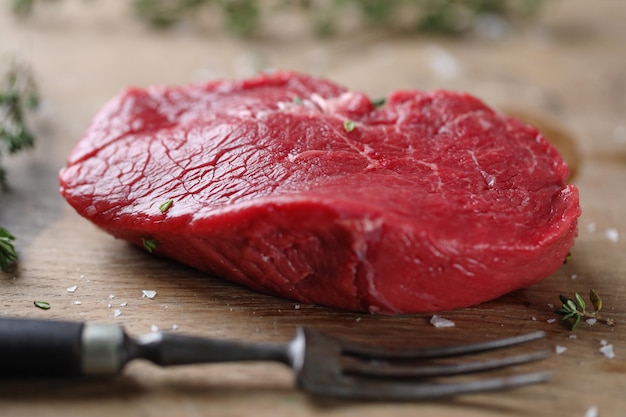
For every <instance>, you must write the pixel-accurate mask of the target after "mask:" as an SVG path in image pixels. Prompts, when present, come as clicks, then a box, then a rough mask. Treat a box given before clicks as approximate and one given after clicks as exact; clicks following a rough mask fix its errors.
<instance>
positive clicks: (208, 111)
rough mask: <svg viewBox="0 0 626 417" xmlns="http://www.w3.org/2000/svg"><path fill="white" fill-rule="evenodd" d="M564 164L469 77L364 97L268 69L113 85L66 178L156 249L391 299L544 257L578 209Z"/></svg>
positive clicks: (529, 275) (477, 293) (286, 288)
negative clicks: (485, 99)
mask: <svg viewBox="0 0 626 417" xmlns="http://www.w3.org/2000/svg"><path fill="white" fill-rule="evenodd" d="M567 177H568V167H567V165H566V163H565V162H564V161H563V160H562V158H561V156H560V155H559V154H558V152H557V151H556V150H555V148H554V147H552V146H551V145H550V144H549V143H548V142H547V141H546V139H545V138H544V137H543V136H542V135H541V133H540V132H538V131H537V130H536V129H535V128H533V127H531V126H529V125H526V124H523V123H522V122H520V121H518V120H515V119H513V118H509V117H506V116H504V115H502V114H498V113H496V112H494V111H493V110H491V109H490V108H489V107H487V106H486V105H485V104H483V103H482V102H481V101H479V100H478V99H476V98H474V97H472V96H470V95H467V94H463V93H458V92H448V91H433V92H421V91H396V92H393V93H391V94H390V95H389V96H388V97H387V98H386V102H385V103H384V104H383V105H382V106H375V105H374V104H373V103H372V101H371V100H370V98H368V97H367V96H366V95H365V94H362V93H359V92H350V91H348V90H346V89H345V88H343V87H341V86H338V85H336V84H334V83H332V82H330V81H327V80H323V79H318V78H314V77H310V76H306V75H302V74H296V73H290V72H276V73H273V74H264V75H259V76H257V77H255V78H252V79H246V80H239V81H232V80H223V81H215V82H209V83H206V84H202V85H189V86H177V87H151V88H147V89H138V88H131V89H128V90H126V91H124V92H122V93H121V94H120V95H118V96H117V97H115V98H114V99H113V100H112V101H110V102H109V103H108V104H106V105H105V107H104V108H103V109H102V110H101V111H100V112H99V113H98V114H97V116H96V117H95V119H94V120H93V121H92V123H91V125H90V126H89V128H88V130H87V132H86V134H85V135H84V137H83V138H82V139H81V140H80V141H79V142H78V144H77V145H76V147H75V148H74V149H73V151H72V152H71V154H70V155H69V157H68V159H67V166H66V167H65V168H64V169H62V170H61V172H60V185H61V194H62V195H63V196H64V197H65V198H66V199H67V201H68V202H69V203H70V204H71V205H72V206H73V207H74V208H75V209H76V211H77V212H78V213H79V214H80V215H82V216H84V217H85V218H87V219H89V220H90V221H91V222H93V223H94V224H96V225H97V226H99V227H101V228H102V229H104V230H105V231H107V232H109V233H111V234H112V235H114V236H115V237H117V238H120V239H125V240H127V241H129V242H132V243H133V244H136V245H139V246H143V245H144V242H146V239H147V242H149V243H153V246H154V249H153V251H152V252H153V253H154V254H156V255H160V256H164V257H168V258H172V259H175V260H177V261H180V262H181V263H184V264H187V265H190V266H192V267H195V268H197V269H200V270H202V271H206V272H208V273H209V274H212V275H215V276H219V277H223V278H225V279H228V280H232V281H235V282H237V283H240V284H242V285H244V286H246V287H249V288H251V289H254V290H257V291H260V292H263V293H267V294H273V295H277V296H280V297H286V298H289V299H292V300H297V301H298V302H302V303H314V304H320V305H325V306H330V307H335V308H340V309H347V310H352V311H368V312H371V313H382V314H403V313H418V312H432V311H440V310H447V309H453V308H460V307H466V306H472V305H476V304H479V303H481V302H484V301H487V300H491V299H494V298H496V297H499V296H501V295H503V294H505V293H508V292H510V291H513V290H516V289H520V288H524V287H527V286H529V285H531V284H535V283H537V282H538V281H540V280H542V279H544V278H546V277H548V276H549V275H551V274H552V273H553V272H555V271H556V270H557V269H558V268H559V266H560V265H561V264H562V263H563V261H564V260H565V258H566V256H567V255H568V252H569V250H570V247H571V246H572V245H573V242H574V238H575V236H576V234H577V228H576V223H577V218H578V216H579V215H580V208H579V201H578V191H577V189H576V187H575V186H573V185H567V184H566V179H567ZM168 200H171V201H172V204H171V206H170V207H169V208H168V209H166V210H164V212H162V210H161V209H160V208H159V207H160V206H161V204H162V203H164V202H166V201H168ZM162 209H163V207H162Z"/></svg>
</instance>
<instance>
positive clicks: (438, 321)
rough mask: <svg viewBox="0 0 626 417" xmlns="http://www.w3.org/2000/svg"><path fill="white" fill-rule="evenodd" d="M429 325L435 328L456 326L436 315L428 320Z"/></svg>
mask: <svg viewBox="0 0 626 417" xmlns="http://www.w3.org/2000/svg"><path fill="white" fill-rule="evenodd" d="M430 324H432V325H433V326H435V327H454V326H456V324H455V323H454V322H453V321H452V320H448V319H444V318H443V317H440V316H438V315H436V314H435V315H434V316H432V317H431V318H430Z"/></svg>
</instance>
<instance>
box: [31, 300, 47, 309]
mask: <svg viewBox="0 0 626 417" xmlns="http://www.w3.org/2000/svg"><path fill="white" fill-rule="evenodd" d="M33 304H35V307H38V308H40V309H42V310H50V303H49V302H47V301H33Z"/></svg>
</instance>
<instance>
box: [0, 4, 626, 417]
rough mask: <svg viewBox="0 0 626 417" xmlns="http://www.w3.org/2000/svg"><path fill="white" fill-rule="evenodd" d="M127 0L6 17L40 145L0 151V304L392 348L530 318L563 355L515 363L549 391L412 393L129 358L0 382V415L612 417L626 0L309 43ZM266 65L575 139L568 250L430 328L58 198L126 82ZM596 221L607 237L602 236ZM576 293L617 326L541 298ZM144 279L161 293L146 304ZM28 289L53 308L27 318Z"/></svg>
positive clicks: (624, 239) (491, 330)
mask: <svg viewBox="0 0 626 417" xmlns="http://www.w3.org/2000/svg"><path fill="white" fill-rule="evenodd" d="M112 3H120V5H118V6H114V5H112ZM122 3H123V2H76V1H74V2H72V1H65V2H59V3H56V2H55V3H54V4H51V5H48V6H46V4H45V3H44V4H41V5H39V6H38V8H37V9H36V10H35V13H34V15H33V16H31V17H30V18H29V19H26V20H18V19H16V18H15V17H14V16H12V15H11V14H10V13H9V12H7V10H6V8H5V7H4V6H3V8H2V9H1V10H0V53H1V54H2V58H5V57H7V58H8V57H9V56H10V55H11V54H13V53H15V52H17V53H18V55H19V56H21V57H22V58H24V59H25V60H26V61H28V62H29V63H30V64H31V65H32V67H33V69H34V72H35V75H36V78H37V80H38V82H39V86H40V90H41V94H42V97H43V103H42V107H41V109H40V112H39V114H38V115H37V117H36V118H35V120H34V124H35V127H36V131H37V145H36V148H35V149H34V150H32V151H31V152H27V153H24V154H20V155H16V156H13V157H6V155H5V156H3V159H2V163H3V165H4V166H5V168H7V171H8V176H9V184H10V188H9V189H8V190H5V191H3V192H1V193H0V201H1V204H0V224H1V225H3V226H5V227H7V228H8V229H10V230H11V231H12V232H13V234H15V235H16V236H17V241H16V244H17V246H18V248H19V252H20V262H19V266H18V268H17V269H16V270H15V271H14V272H13V273H8V274H7V273H0V315H2V316H21V317H36V318H51V319H52V318H54V319H75V320H91V321H97V322H105V323H118V324H120V325H124V326H126V328H127V330H128V332H129V333H131V334H133V335H139V334H142V333H148V332H150V331H151V328H152V327H153V326H157V327H158V328H159V329H163V330H172V329H173V328H176V329H177V330H175V331H177V332H180V333H190V334H197V335H204V336H217V337H230V338H237V339H247V340H268V341H282V340H287V339H289V338H291V336H292V335H293V332H294V328H295V327H296V326H297V325H307V326H314V327H316V328H319V329H322V330H324V331H327V332H329V333H331V334H342V335H345V336H346V337H350V338H352V339H354V340H371V341H380V342H381V343H386V344H390V343H393V344H398V345H402V344H418V345H427V344H434V343H440V344H447V343H454V342H463V341H475V340H482V339H489V338H494V337H500V336H508V335H515V334H519V333H522V332H527V331H533V330H544V331H546V332H547V339H546V340H545V341H543V342H540V343H539V345H540V346H544V347H547V348H549V349H551V350H555V349H556V347H557V346H561V347H565V348H566V349H567V350H566V351H565V352H563V353H561V354H556V353H554V354H553V355H552V356H551V357H550V358H549V359H548V360H546V361H543V362H542V363H539V364H534V365H530V366H525V367H524V369H525V370H538V369H548V370H553V371H555V373H556V374H555V377H554V379H553V380H552V381H551V382H550V383H547V384H542V385H536V386H530V387H525V388H521V389H517V390H513V391H508V392H501V393H491V394H480V395H473V396H462V397H458V398H455V399H446V400H439V401H427V402H422V403H409V404H393V403H374V404H372V403H357V402H354V403H352V402H336V401H327V400H319V399H314V398H310V397H308V396H306V395H304V394H302V393H300V392H298V391H297V390H295V389H294V386H293V379H292V376H291V374H290V372H289V370H288V369H285V368H284V367H281V366H280V365H275V364H250V365H241V364H229V365H208V366H192V367H186V368H178V369H169V370H164V369H158V368H156V367H154V366H151V365H149V364H146V363H139V362H138V363H134V364H132V365H130V366H129V367H128V368H127V369H126V371H125V373H124V375H122V376H121V377H119V378H115V379H112V380H104V381H102V380H88V381H66V382H59V381H27V382H25V381H2V382H0V410H1V411H0V413H1V415H2V416H3V417H4V416H40V417H41V416H47V415H51V416H56V415H59V416H64V417H68V416H87V415H89V416H118V417H121V416H204V415H215V416H245V415H255V416H317V415H320V416H338V415H346V416H352V415H354V416H364V417H365V416H381V415H394V416H414V415H431V416H464V417H467V416H491V415H503V414H507V415H528V416H530V415H532V416H537V415H553V416H564V415H570V416H585V415H589V416H591V415H599V416H602V417H605V416H624V415H626V414H624V413H626V399H625V398H624V392H625V389H626V330H625V329H626V257H625V256H624V253H625V249H626V193H625V184H626V119H625V116H626V54H625V47H624V46H625V42H626V25H624V18H625V17H626V3H625V2H620V1H614V0H596V1H594V2H588V1H585V0H580V1H567V2H565V1H560V2H547V3H548V5H547V6H546V7H545V8H544V10H543V14H542V17H541V18H540V19H539V20H538V21H537V22H535V23H534V24H533V25H532V26H531V27H530V28H526V29H524V30H519V31H516V32H512V33H509V34H507V35H504V36H500V37H498V38H496V39H493V38H489V37H488V36H486V35H483V36H473V37H469V38H462V39H445V38H436V37H415V36H412V37H411V36H397V35H392V34H389V33H382V32H368V33H362V32H360V33H352V34H347V35H345V36H342V37H335V38H331V39H328V40H321V39H317V38H315V37H311V36H308V35H307V34H306V33H305V32H306V31H300V32H298V31H294V30H293V28H291V27H287V26H285V28H284V30H285V31H286V32H289V31H292V32H293V33H287V34H286V33H282V34H281V33H280V32H279V31H278V29H277V28H276V27H274V28H273V29H274V32H275V33H272V34H270V35H268V36H267V37H265V38H263V39H256V40H253V41H244V40H240V39H235V38H232V37H229V36H227V35H223V34H220V33H218V32H217V31H214V30H213V31H211V30H196V29H194V28H189V27H181V28H177V29H175V30H171V31H168V32H164V33H159V32H154V31H153V30H151V29H149V28H147V27H145V26H144V25H143V24H141V23H139V22H138V21H136V20H135V19H133V18H132V17H129V14H128V10H127V8H126V7H127V6H123V5H122ZM279 26H280V25H277V27H279ZM270 29H272V28H270ZM270 32H271V30H270ZM276 32H277V33H276ZM281 36H282V37H281ZM6 61H7V60H4V62H6ZM264 68H289V69H295V70H299V71H305V72H310V73H313V74H316V75H322V76H325V77H329V78H331V79H333V80H336V81H338V82H340V83H342V84H344V85H346V86H348V87H350V88H351V89H356V90H362V91H365V92H366V93H368V94H370V95H371V96H373V97H377V96H382V95H384V94H386V93H387V92H388V91H390V90H393V89H400V88H401V89H406V88H420V89H426V90H427V89H434V88H448V89H460V90H466V91H470V92H472V93H474V94H476V95H478V96H479V97H481V98H483V99H484V100H485V101H486V102H488V103H489V104H491V105H493V106H495V107H498V108H501V109H506V111H511V112H516V113H519V114H525V115H528V117H530V118H531V119H532V120H534V121H536V122H537V123H539V119H537V117H539V116H540V117H541V118H542V119H547V121H548V122H551V123H553V124H555V126H556V128H557V129H561V130H563V131H564V132H565V134H566V135H569V136H566V142H567V143H566V146H565V147H564V148H563V149H564V153H566V154H567V155H568V159H570V160H571V161H573V166H574V168H575V169H576V176H575V177H574V178H573V182H574V183H576V184H577V185H578V187H579V188H580V194H581V205H582V208H583V215H582V217H581V219H580V226H579V237H578V239H577V242H576V244H575V247H574V248H573V250H572V257H571V260H570V261H569V262H568V263H567V264H565V265H564V266H563V267H562V268H561V269H560V270H559V271H558V272H556V273H555V274H554V275H553V276H551V277H549V278H548V279H546V280H545V281H543V282H542V283H540V284H538V285H535V286H533V287H531V288H528V289H525V290H522V291H517V292H515V293H512V294H509V295H506V296H504V297H502V298H500V299H498V300H495V301H492V302H488V303H485V304H483V305H480V306H477V307H475V308H468V309H462V310H458V311H449V312H443V313H440V314H441V315H442V316H443V317H445V318H448V319H450V320H453V321H454V322H455V323H456V326H455V327H453V328H445V329H444V328H435V327H433V326H432V325H430V323H429V319H430V315H410V316H400V317H382V316H370V315H365V314H354V313H347V312H342V311H336V310H331V309H327V308H322V307H319V306H312V305H303V304H298V303H295V302H292V301H289V300H282V299H277V298H273V297H268V296H264V295H260V294H257V293H254V292H252V291H249V290H248V289H245V288H241V287H239V286H236V285H233V284H230V283H228V282H224V281H222V280H220V279H218V278H214V277H209V276H206V275H204V274H201V273H199V272H196V271H194V270H191V269H189V268H186V267H184V266H181V265H178V264H175V263H172V262H168V261H165V260H160V259H156V258H154V257H152V256H150V255H149V254H147V253H144V252H142V251H140V250H137V249H134V248H131V247H130V246H129V245H127V244H126V243H124V242H121V241H116V240H115V239H113V238H112V237H110V236H108V235H106V234H104V233H102V232H100V231H99V230H97V229H95V228H94V227H93V226H92V225H91V224H89V223H88V222H87V221H85V220H83V219H82V218H80V217H79V216H78V215H77V214H76V213H75V212H74V211H73V210H72V209H71V208H69V206H68V205H67V204H65V202H64V201H63V200H62V199H61V197H60V196H59V195H58V184H57V179H56V176H57V172H58V170H59V168H60V167H61V166H62V165H63V164H64V159H65V157H66V155H67V154H68V153H69V151H70V149H71V147H72V146H73V145H74V144H75V143H76V141H77V140H78V139H79V137H80V136H81V134H82V133H83V131H84V130H85V128H86V126H87V124H88V123H89V121H90V119H91V117H92V116H93V115H94V114H95V112H96V111H97V110H98V108H99V107H100V106H101V105H102V104H103V103H104V102H105V101H106V100H108V99H109V98H111V97H112V96H114V95H115V94H117V93H118V92H119V91H120V90H121V89H123V88H125V87H127V86H130V85H139V86H145V85H150V84H182V83H190V82H198V81H202V80H206V79H209V78H217V77H229V78H230V77H244V76H248V75H251V74H252V73H254V72H255V71H257V70H259V69H264ZM525 117H526V116H525ZM550 132H552V130H550ZM552 135H553V136H552V138H554V140H555V141H556V140H557V139H558V137H557V136H556V135H555V134H552ZM548 136H549V137H550V135H548ZM568 141H569V142H568ZM572 147H573V149H575V153H574V154H572V153H571V151H572ZM607 230H615V231H617V234H618V236H619V239H618V240H617V241H615V239H609V237H607V233H606V232H607ZM72 286H76V290H75V291H74V292H68V291H67V288H68V287H72ZM590 288H594V289H596V290H597V291H598V292H599V293H600V295H601V296H602V297H603V299H604V305H605V311H606V312H605V315H606V316H611V317H613V318H614V319H615V321H616V323H617V325H616V326H615V327H608V326H605V325H601V324H596V325H594V326H589V325H587V324H585V323H583V324H581V326H580V327H579V328H578V329H577V330H576V331H575V332H574V333H571V332H569V331H568V330H567V329H566V328H565V327H564V326H563V325H562V324H561V322H560V320H559V317H558V316H557V315H556V314H555V313H554V312H553V306H552V304H554V305H558V304H559V299H558V295H559V294H561V293H565V294H568V295H573V294H574V293H575V292H580V293H581V294H586V293H587V292H588V291H589V289H590ZM142 290H154V291H156V292H157V295H156V296H155V297H154V298H153V299H149V298H142ZM34 300H45V301H48V302H49V303H50V305H51V306H52V307H51V309H50V310H46V311H44V310H40V309H38V308H36V307H34V305H33V301H34ZM79 302H80V303H79ZM116 310H118V311H119V313H120V314H119V315H118V316H117V317H116V315H115V313H114V312H115V311H116ZM554 319H557V320H556V322H552V321H553V320H554ZM602 340H605V341H606V342H607V343H610V344H613V346H614V349H615V357H614V358H613V359H609V358H607V357H605V356H604V355H603V354H601V353H600V352H599V348H600V346H601V341H602ZM42 343H45V341H42ZM594 407H595V408H594ZM594 410H597V414H593V411H594ZM383 413H384V414H383Z"/></svg>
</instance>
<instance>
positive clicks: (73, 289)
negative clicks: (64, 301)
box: [67, 285, 78, 292]
mask: <svg viewBox="0 0 626 417" xmlns="http://www.w3.org/2000/svg"><path fill="white" fill-rule="evenodd" d="M76 288H78V286H76V285H72V286H71V287H67V292H74V291H76Z"/></svg>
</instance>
